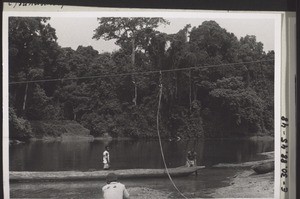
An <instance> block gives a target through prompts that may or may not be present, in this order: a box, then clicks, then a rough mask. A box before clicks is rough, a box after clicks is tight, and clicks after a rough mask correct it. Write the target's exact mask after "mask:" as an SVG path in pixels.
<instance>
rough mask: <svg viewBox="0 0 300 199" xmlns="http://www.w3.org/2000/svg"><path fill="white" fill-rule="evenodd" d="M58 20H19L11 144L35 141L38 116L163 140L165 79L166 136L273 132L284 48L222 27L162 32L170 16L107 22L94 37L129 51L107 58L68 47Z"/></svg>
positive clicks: (14, 22)
mask: <svg viewBox="0 0 300 199" xmlns="http://www.w3.org/2000/svg"><path fill="white" fill-rule="evenodd" d="M48 21H49V18H39V17H34V18H30V17H11V18H10V19H9V82H10V84H9V89H10V90H9V100H10V101H9V106H10V115H9V121H10V136H11V138H19V139H27V138H30V137H32V134H31V133H32V132H31V126H30V122H31V121H37V120H39V121H41V120H74V121H77V122H78V123H80V124H81V125H83V126H84V127H85V128H87V129H89V130H90V132H91V134H92V135H94V136H102V135H104V134H109V135H110V136H113V137H133V138H141V137H156V135H157V132H156V114H157V106H158V93H159V85H160V78H161V84H162V87H163V92H162V101H161V110H160V130H161V133H162V135H163V136H164V137H168V138H170V137H175V136H180V137H182V138H193V137H232V136H251V135H258V134H262V135H265V134H271V135H272V134H273V115H274V113H273V107H274V98H273V94H274V52H273V51H269V52H264V50H263V44H262V43H261V42H258V41H256V37H255V36H250V35H246V36H245V37H242V38H240V39H238V38H237V37H236V36H235V35H234V34H233V33H230V32H228V31H227V30H226V29H224V28H222V27H220V26H219V25H218V24H217V23H216V22H215V21H205V22H203V23H202V24H201V25H200V26H198V27H191V26H190V25H189V24H187V25H186V26H185V27H183V28H182V29H181V30H180V31H179V32H178V33H176V34H166V33H163V32H159V31H157V30H156V29H157V27H158V26H160V25H168V21H167V20H165V19H162V18H99V19H98V22H99V26H98V27H95V32H94V35H91V37H93V38H94V39H97V40H98V39H105V40H111V39H114V40H115V41H116V44H117V45H118V46H119V47H120V49H119V50H117V51H114V52H112V53H101V54H99V52H98V51H96V50H95V49H93V47H91V46H87V47H84V46H78V48H77V49H76V50H73V49H71V48H62V47H61V46H59V45H58V43H57V36H56V33H55V29H54V28H52V27H51V26H50V24H49V23H48ZM266 60H268V61H266ZM233 63H234V64H233ZM187 68H190V69H187ZM159 70H163V72H162V76H161V77H160V75H159V73H157V72H153V73H141V72H145V71H159ZM165 70H168V71H165ZM128 73H129V74H131V75H117V74H128ZM114 74H116V75H114ZM96 76H101V77H96ZM85 77H93V78H85ZM53 79H55V80H57V81H36V80H53ZM30 81H35V82H30Z"/></svg>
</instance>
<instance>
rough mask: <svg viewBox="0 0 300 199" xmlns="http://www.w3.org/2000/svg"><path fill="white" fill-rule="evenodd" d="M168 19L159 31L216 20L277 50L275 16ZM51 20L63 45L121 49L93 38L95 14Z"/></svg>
mask: <svg viewBox="0 0 300 199" xmlns="http://www.w3.org/2000/svg"><path fill="white" fill-rule="evenodd" d="M166 19H167V18H166ZM167 20H168V21H169V22H170V25H167V26H165V27H164V26H161V27H159V29H158V30H159V31H161V32H165V33H169V34H170V33H177V32H178V31H179V30H180V29H182V28H183V27H184V26H185V25H186V24H191V25H192V27H194V26H196V27H198V26H199V25H201V24H202V22H203V21H206V20H215V21H216V22H217V23H218V24H219V25H220V26H221V27H222V28H225V29H226V30H227V31H228V32H232V33H234V34H235V35H236V36H237V37H238V39H239V38H240V37H244V36H246V35H255V36H256V39H257V41H260V42H262V43H263V44H264V51H266V52H268V51H269V50H274V37H275V33H274V31H275V25H274V19H259V18H258V19H257V18H256V19H245V18H244V19H236V18H235V19H230V18H229V19H228V18H227V19H220V18H219V19H208V18H205V19H199V18H197V19H196V18H192V19H183V18H178V19H174V18H172V19H167ZM49 23H50V25H51V26H52V27H53V28H55V29H56V35H57V37H58V40H57V42H58V44H59V45H60V46H62V47H71V48H72V49H74V50H76V49H77V47H78V46H79V45H82V46H92V47H93V48H94V49H96V50H98V52H99V53H102V52H112V51H114V50H117V49H118V47H117V46H116V45H115V44H114V41H104V40H102V39H101V40H95V39H92V37H93V34H94V30H95V29H96V28H97V26H98V22H97V19H96V18H74V17H69V18H67V17H51V19H50V21H49Z"/></svg>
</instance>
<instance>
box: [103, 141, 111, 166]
mask: <svg viewBox="0 0 300 199" xmlns="http://www.w3.org/2000/svg"><path fill="white" fill-rule="evenodd" d="M109 168H110V159H109V147H108V146H106V147H105V151H104V152H103V169H104V170H108V169H109Z"/></svg>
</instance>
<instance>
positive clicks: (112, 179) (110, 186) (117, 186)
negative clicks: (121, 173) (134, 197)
mask: <svg viewBox="0 0 300 199" xmlns="http://www.w3.org/2000/svg"><path fill="white" fill-rule="evenodd" d="M117 181H118V176H117V175H116V174H115V173H109V174H108V175H107V176H106V183H107V184H106V185H105V186H103V187H102V193H103V197H104V199H129V193H128V191H127V189H126V188H125V185H123V184H122V183H120V182H117Z"/></svg>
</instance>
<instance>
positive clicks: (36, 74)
mask: <svg viewBox="0 0 300 199" xmlns="http://www.w3.org/2000/svg"><path fill="white" fill-rule="evenodd" d="M48 20H49V18H45V17H10V18H9V78H10V81H11V82H13V81H28V80H34V79H38V78H45V77H48V78H49V77H52V76H53V74H54V71H55V70H56V69H55V65H56V58H57V56H58V54H59V47H58V45H57V43H56V40H57V37H56V34H55V29H54V28H52V27H51V26H50V25H49V24H48V23H47V22H48ZM45 85H47V84H46V83H45ZM33 91H34V89H33V86H32V85H30V84H28V83H27V84H21V85H14V86H11V90H10V93H11V95H12V96H13V97H12V98H13V99H14V100H13V104H12V106H14V107H15V108H16V110H17V113H18V114H20V113H21V112H22V114H25V111H26V108H27V106H26V104H27V101H28V98H29V95H30V93H29V92H33ZM31 94H32V93H31Z"/></svg>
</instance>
